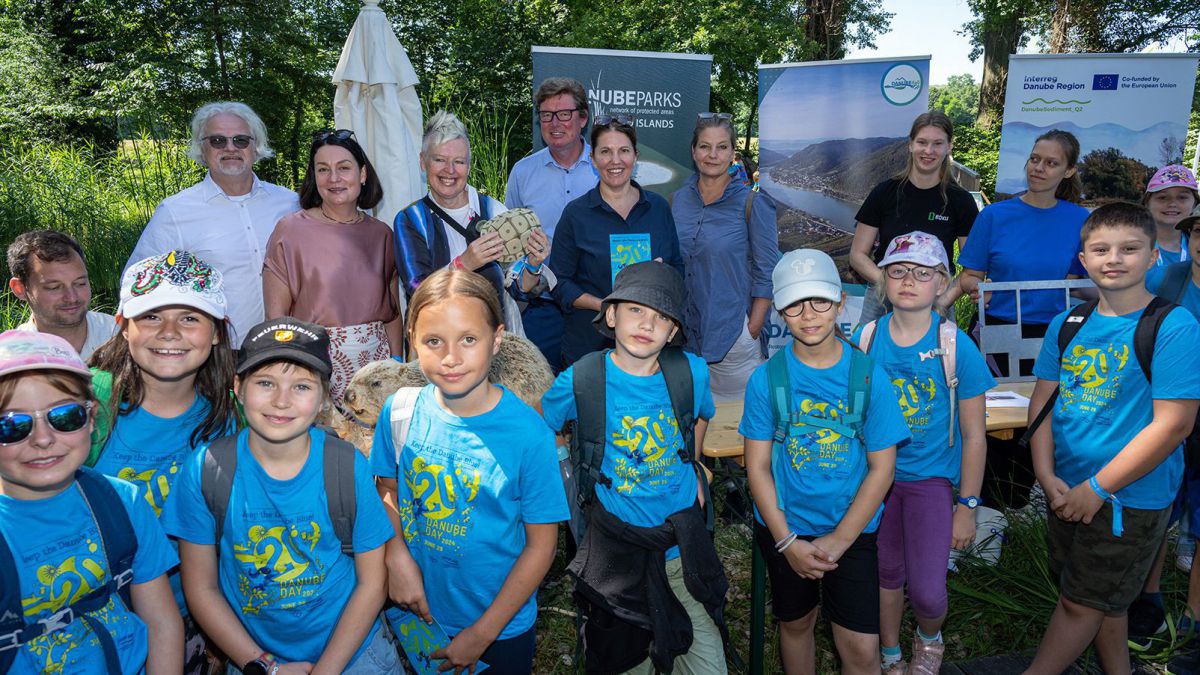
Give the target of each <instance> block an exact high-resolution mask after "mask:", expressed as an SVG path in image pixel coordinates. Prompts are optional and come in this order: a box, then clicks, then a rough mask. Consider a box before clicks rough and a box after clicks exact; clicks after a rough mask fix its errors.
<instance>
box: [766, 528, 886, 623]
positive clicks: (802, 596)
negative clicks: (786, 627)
mask: <svg viewBox="0 0 1200 675" xmlns="http://www.w3.org/2000/svg"><path fill="white" fill-rule="evenodd" d="M800 538H801V539H803V540H805V541H812V540H814V539H817V537H800ZM754 539H755V541H756V543H757V544H758V548H759V550H760V551H762V554H763V559H764V560H765V561H766V564H767V575H768V576H769V577H770V578H771V613H772V614H774V615H775V618H776V619H779V620H780V621H795V620H796V619H802V618H804V617H805V616H807V615H808V613H809V612H811V611H812V610H813V608H814V607H816V606H817V605H818V604H820V605H821V615H822V616H824V617H825V619H826V620H828V621H830V622H832V623H836V624H837V625H839V626H841V627H843V628H846V629H848V630H852V631H854V632H855V633H867V634H875V633H878V632H879V561H878V558H877V556H876V551H875V533H874V532H872V533H870V534H861V535H859V537H858V539H856V540H855V541H854V543H853V544H851V545H850V548H848V549H846V552H845V553H844V554H842V558H841V560H838V566H837V569H835V570H833V571H832V572H826V573H825V576H824V577H823V578H821V579H805V578H804V577H801V576H800V575H799V574H796V571H795V570H793V569H792V566H791V565H789V564H788V561H787V558H785V557H784V555H783V554H782V553H779V552H778V551H776V550H775V540H774V539H773V538H771V533H770V531H769V530H767V528H765V527H763V526H762V525H761V524H759V523H757V522H756V523H755V524H754Z"/></svg>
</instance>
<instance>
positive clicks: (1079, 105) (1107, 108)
mask: <svg viewBox="0 0 1200 675" xmlns="http://www.w3.org/2000/svg"><path fill="white" fill-rule="evenodd" d="M1197 60H1200V55H1197V54H1015V55H1013V57H1012V59H1011V60H1010V61H1009V67H1008V90H1007V93H1006V94H1005V99H1004V126H1003V127H1001V132H1000V134H1001V135H1000V164H999V167H998V168H997V172H996V193H997V194H996V196H997V197H998V198H1004V197H1007V196H1010V195H1014V194H1019V193H1021V192H1024V191H1025V189H1026V183H1025V162H1026V160H1027V159H1028V158H1029V152H1030V150H1032V149H1033V145H1034V142H1035V141H1036V140H1037V137H1038V136H1040V135H1041V134H1043V133H1045V132H1047V131H1049V130H1051V129H1061V130H1063V131H1069V132H1071V133H1072V134H1074V135H1075V137H1076V138H1078V139H1079V145H1080V147H1081V152H1080V155H1079V156H1080V165H1079V168H1080V177H1081V178H1082V179H1083V192H1084V198H1085V200H1086V201H1087V202H1088V203H1094V202H1095V200H1108V199H1128V200H1135V201H1136V200H1139V199H1141V196H1142V193H1143V191H1144V190H1145V188H1146V182H1147V181H1148V180H1149V179H1150V177H1151V176H1153V175H1154V172H1155V171H1156V170H1158V169H1159V168H1161V167H1163V166H1166V165H1167V164H1180V163H1182V161H1183V144H1184V139H1185V138H1186V137H1187V126H1188V114H1189V111H1190V110H1191V107H1192V92H1193V90H1194V87H1195V84H1196V63H1197Z"/></svg>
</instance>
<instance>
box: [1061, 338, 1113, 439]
mask: <svg viewBox="0 0 1200 675" xmlns="http://www.w3.org/2000/svg"><path fill="white" fill-rule="evenodd" d="M1128 363H1129V345H1127V344H1122V345H1121V346H1120V347H1119V348H1118V347H1116V346H1114V345H1113V344H1111V343H1109V344H1108V345H1106V346H1104V347H1084V346H1083V345H1075V346H1074V347H1072V348H1071V349H1069V350H1068V351H1067V353H1066V354H1064V355H1063V357H1062V369H1063V375H1062V377H1061V382H1060V383H1059V400H1061V401H1062V403H1061V406H1062V407H1061V410H1067V409H1068V408H1074V409H1075V410H1076V411H1078V412H1080V413H1084V414H1090V415H1096V414H1097V413H1103V412H1104V411H1105V410H1106V409H1107V408H1108V406H1109V403H1111V402H1112V401H1113V400H1114V399H1115V398H1116V397H1117V394H1118V393H1119V391H1120V388H1121V387H1120V385H1121V379H1122V378H1123V377H1124V374H1123V372H1122V371H1124V370H1125V366H1126V365H1128ZM1109 417H1110V415H1108V414H1101V415H1099V416H1098V417H1096V419H1095V421H1097V422H1101V423H1107V422H1108V420H1109Z"/></svg>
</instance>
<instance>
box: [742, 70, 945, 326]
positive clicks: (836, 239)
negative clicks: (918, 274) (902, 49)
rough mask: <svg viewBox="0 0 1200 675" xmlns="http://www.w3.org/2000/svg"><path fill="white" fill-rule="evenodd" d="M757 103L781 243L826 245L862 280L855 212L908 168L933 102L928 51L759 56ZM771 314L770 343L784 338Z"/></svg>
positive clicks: (763, 167)
mask: <svg viewBox="0 0 1200 675" xmlns="http://www.w3.org/2000/svg"><path fill="white" fill-rule="evenodd" d="M758 102H759V122H758V130H759V172H760V175H759V183H760V185H761V186H762V190H763V191H764V192H766V193H767V194H768V195H770V196H771V198H772V199H773V200H775V204H776V206H777V208H778V211H777V213H778V225H779V248H780V250H782V251H784V252H787V251H791V250H794V249H798V248H815V249H819V250H822V251H825V252H826V253H828V254H829V255H830V256H832V257H833V259H834V261H835V262H837V264H838V269H840V270H841V272H842V279H843V280H844V281H847V282H852V281H857V279H856V277H855V275H854V274H853V272H851V270H850V261H849V253H850V242H851V241H852V240H853V239H854V224H855V219H854V216H855V214H857V213H858V208H859V207H860V206H862V203H863V200H864V199H866V197H867V194H868V193H869V192H870V191H871V189H872V188H873V187H875V186H876V185H877V184H879V183H880V182H882V181H884V180H886V179H888V178H891V177H892V176H894V175H896V174H897V173H899V172H901V171H903V170H904V167H905V163H906V161H907V156H908V130H909V128H910V127H911V126H912V121H913V118H915V117H916V116H917V115H919V114H921V113H923V112H925V111H926V110H927V109H928V108H929V57H928V56H912V57H906V58H895V59H861V60H849V61H819V62H813V63H782V64H778V65H761V66H759V68H758ZM885 244H886V242H885ZM861 302H862V298H861V297H858V298H851V300H850V301H849V302H848V303H847V311H846V312H844V313H843V316H842V317H841V318H840V319H839V322H840V323H842V324H843V327H847V326H851V327H852V325H853V324H854V323H857V319H858V313H859V310H860V309H861ZM772 322H773V325H772V326H771V329H772V346H775V339H776V338H777V337H778V338H779V339H782V340H784V341H785V342H786V335H787V333H786V328H782V320H781V319H780V318H779V317H773V319H772ZM776 322H777V323H776ZM780 332H782V333H783V335H782V336H777V335H775V334H776V333H780Z"/></svg>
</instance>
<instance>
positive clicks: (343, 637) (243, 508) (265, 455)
mask: <svg viewBox="0 0 1200 675" xmlns="http://www.w3.org/2000/svg"><path fill="white" fill-rule="evenodd" d="M332 372H333V368H332V366H331V364H330V360H329V337H328V335H327V334H326V332H325V329H324V328H322V327H320V326H317V325H315V324H310V323H306V322H303V321H300V320H298V319H295V318H292V317H282V318H279V319H275V320H272V321H266V322H263V323H260V324H259V325H257V326H255V327H254V328H253V329H251V331H250V332H249V333H248V335H247V337H246V341H245V342H244V343H243V345H242V349H241V351H240V352H239V355H238V365H237V373H238V375H237V380H236V385H235V388H236V391H237V395H238V399H239V400H240V401H241V403H242V406H243V409H244V411H245V415H246V424H247V427H248V428H246V429H244V430H243V431H242V432H241V433H240V434H238V436H237V438H236V439H234V438H225V439H221V440H220V441H218V442H216V443H213V444H210V445H208V446H204V447H201V448H200V449H199V450H197V451H196V452H195V453H193V454H192V455H190V456H189V457H188V458H187V459H186V461H185V462H184V465H183V467H182V469H181V471H180V476H179V479H178V480H177V481H176V489H175V491H174V492H173V493H172V495H171V498H170V499H169V500H168V501H167V505H166V508H165V509H164V511H163V525H164V527H165V528H166V530H167V533H168V534H170V535H172V536H175V537H178V538H179V541H180V546H179V552H180V558H181V560H182V565H181V567H182V570H183V586H184V591H185V592H186V593H187V597H188V605H189V606H190V607H191V610H192V614H193V615H194V616H195V618H196V621H197V622H198V623H199V624H200V625H201V627H203V629H204V631H205V633H206V634H207V635H208V636H209V638H210V639H211V640H212V641H213V642H215V643H216V644H217V646H218V647H220V648H221V651H222V652H224V653H225V654H227V655H228V656H229V659H230V662H231V664H232V665H233V666H234V667H236V668H237V669H239V670H240V671H241V672H244V673H246V674H247V675H261V674H265V673H275V672H279V673H307V672H309V670H310V669H311V670H312V671H313V672H318V671H319V672H337V673H355V674H363V675H365V674H367V673H392V672H399V657H398V655H397V653H396V649H395V647H394V646H393V645H392V643H391V642H390V641H389V639H388V637H387V634H386V632H385V631H383V630H382V625H381V623H380V620H379V614H380V611H381V610H382V609H383V591H384V588H385V586H386V583H387V576H386V574H387V573H386V570H385V569H384V562H383V555H384V548H383V547H384V544H386V543H387V540H388V539H390V538H391V536H392V528H391V526H390V524H389V523H388V519H387V515H386V514H385V513H384V510H383V503H382V502H381V501H380V499H379V495H378V494H377V493H376V491H375V489H374V485H373V481H372V478H371V473H370V468H369V466H368V465H367V461H366V459H365V458H363V457H362V456H361V455H360V454H358V453H357V452H355V451H354V450H353V449H352V448H351V447H350V446H349V445H348V444H346V443H344V442H342V441H340V440H338V439H337V438H336V437H334V436H331V435H327V434H326V433H325V432H324V431H322V430H320V429H317V428H314V427H313V426H312V425H313V422H314V421H315V420H316V418H317V415H318V413H320V411H321V407H322V405H323V404H324V401H325V400H326V397H327V395H328V391H329V378H330V375H331V373H332ZM330 453H343V455H344V456H341V457H340V460H339V458H335V457H331V456H329V455H330ZM221 457H226V458H228V459H227V460H223V459H220V458H221ZM339 461H341V462H344V463H348V464H349V465H350V466H352V467H353V469H352V470H351V469H349V468H348V467H347V468H345V469H341V470H342V471H345V473H347V474H349V473H352V474H353V477H352V478H349V477H347V478H346V481H347V482H349V481H351V480H352V481H353V489H354V500H353V502H354V510H353V511H352V512H350V513H351V514H352V517H353V523H352V528H351V529H352V532H348V533H347V534H346V535H345V536H346V537H347V538H349V539H351V541H349V542H346V541H342V540H340V537H342V536H343V535H341V534H339V533H338V532H337V528H336V525H335V522H334V519H335V518H336V517H337V516H335V515H334V514H335V513H336V510H335V508H334V506H335V504H333V503H330V502H335V503H336V502H338V501H340V500H339V494H338V493H336V492H335V491H336V490H340V489H342V487H341V486H342V482H341V481H340V480H339V479H338V478H336V477H335V476H333V475H331V473H330V468H329V467H330V465H331V464H333V465H335V466H338V465H340V464H339ZM212 466H216V467H219V468H218V469H216V470H214V469H213V468H211V467H212ZM222 474H223V475H224V482H223V483H222V481H221V480H220V478H221V476H222ZM331 481H333V482H335V485H336V487H334V488H332V489H331V487H330V485H329V484H328V483H330V482H331ZM222 484H223V485H224V486H225V487H224V488H223V489H224V494H223V496H220V495H219V494H218V493H219V492H220V491H221V489H222V488H220V487H219V486H221V485H222ZM219 504H223V506H218V505H219ZM222 514H224V518H222V519H221V522H217V517H219V516H220V515H222Z"/></svg>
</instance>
